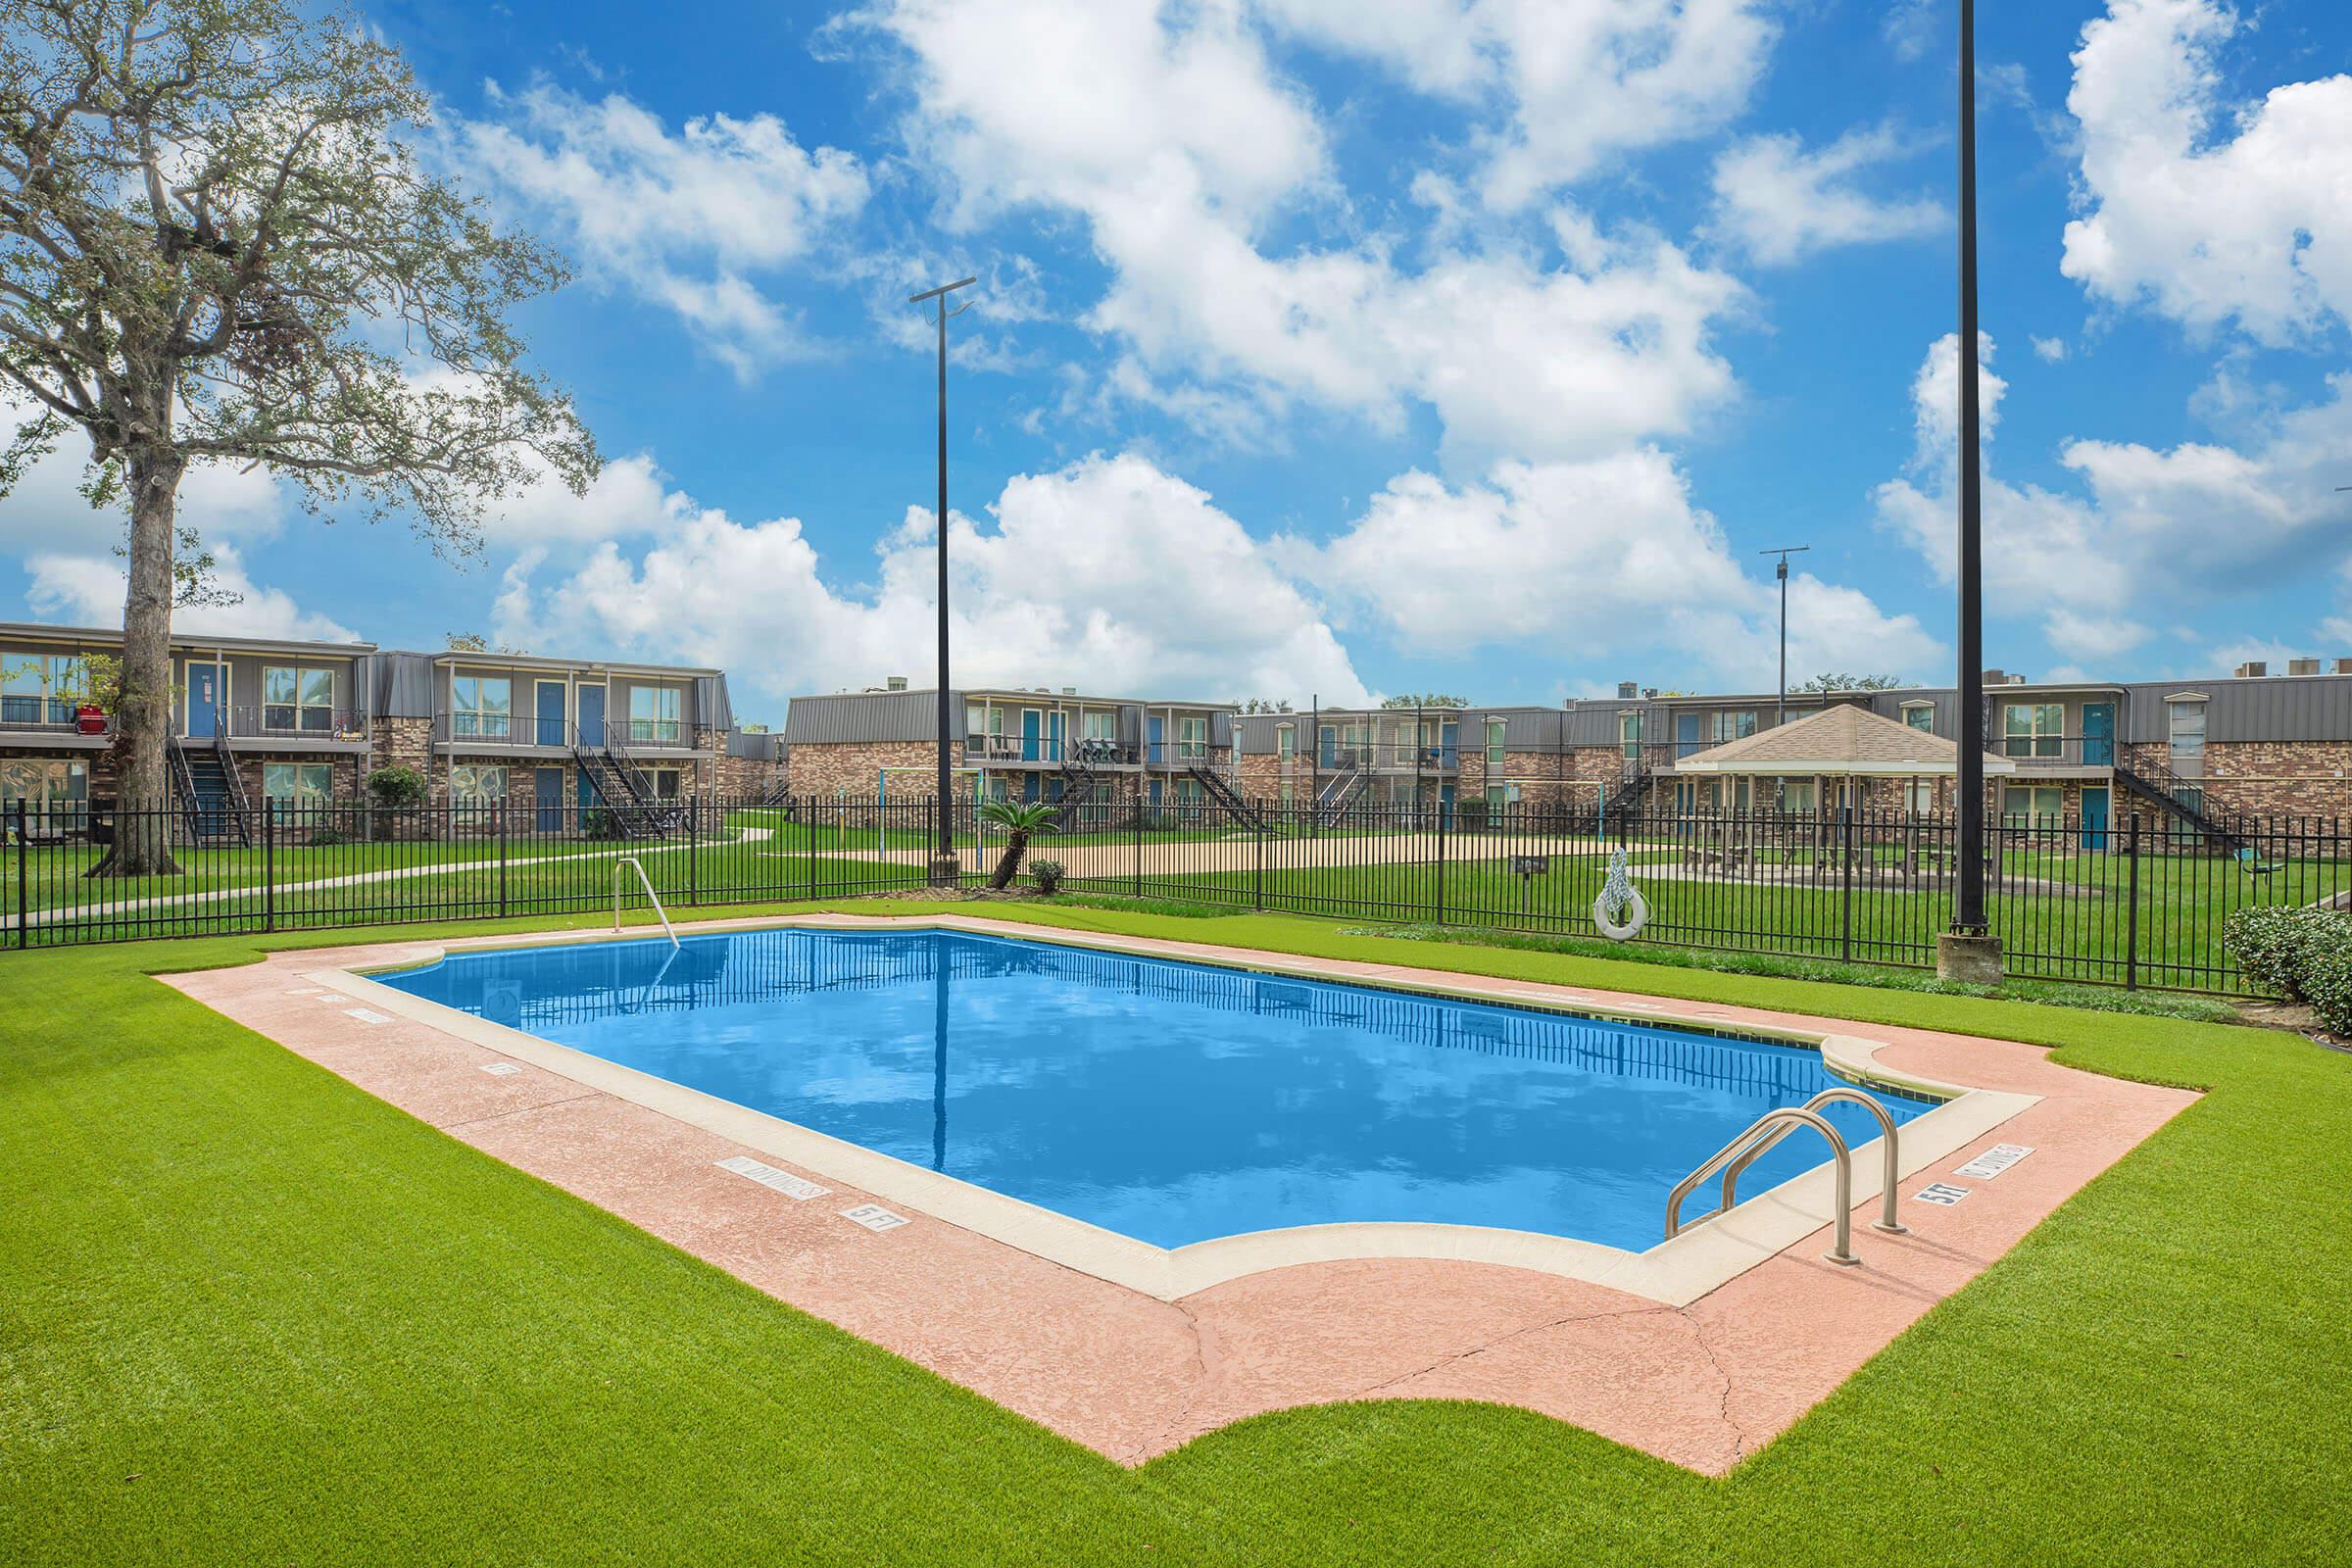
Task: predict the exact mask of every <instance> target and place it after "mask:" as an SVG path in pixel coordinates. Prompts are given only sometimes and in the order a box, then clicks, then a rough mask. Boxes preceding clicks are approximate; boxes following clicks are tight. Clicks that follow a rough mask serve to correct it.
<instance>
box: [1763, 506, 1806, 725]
mask: <svg viewBox="0 0 2352 1568" xmlns="http://www.w3.org/2000/svg"><path fill="white" fill-rule="evenodd" d="M1812 548H1813V547H1812V546H1811V545H1775V546H1774V547H1773V548H1772V549H1770V550H1759V551H1757V552H1756V554H1757V555H1759V556H1778V557H1780V558H1781V564H1779V565H1778V566H1777V567H1775V568H1774V569H1773V575H1775V576H1777V577H1779V578H1780V579H1781V699H1780V703H1779V704H1778V706H1776V707H1775V708H1774V710H1773V715H1772V721H1773V723H1774V724H1775V725H1776V726H1778V725H1781V724H1786V723H1788V722H1789V557H1790V556H1801V555H1803V554H1804V553H1805V552H1806V551H1808V550H1810V549H1812Z"/></svg>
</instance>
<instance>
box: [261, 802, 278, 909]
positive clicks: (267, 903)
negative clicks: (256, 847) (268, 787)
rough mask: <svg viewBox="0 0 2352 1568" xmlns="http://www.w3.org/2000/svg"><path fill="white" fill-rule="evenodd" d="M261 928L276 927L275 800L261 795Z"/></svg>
mask: <svg viewBox="0 0 2352 1568" xmlns="http://www.w3.org/2000/svg"><path fill="white" fill-rule="evenodd" d="M262 929H263V930H265V931H274V930H276V929H277V800H276V798H275V797H274V796H268V795H265V796H263V797H262Z"/></svg>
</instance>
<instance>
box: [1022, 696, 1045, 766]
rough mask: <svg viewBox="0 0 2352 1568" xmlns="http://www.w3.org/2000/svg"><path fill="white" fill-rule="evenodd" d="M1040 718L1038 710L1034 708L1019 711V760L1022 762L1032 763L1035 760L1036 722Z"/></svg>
mask: <svg viewBox="0 0 2352 1568" xmlns="http://www.w3.org/2000/svg"><path fill="white" fill-rule="evenodd" d="M1040 716H1041V715H1040V714H1039V713H1038V711H1037V710H1036V709H1034V708H1024V709H1022V710H1021V760H1022V761H1024V762H1034V761H1036V760H1037V742H1038V721H1039V718H1040Z"/></svg>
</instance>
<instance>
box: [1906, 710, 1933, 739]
mask: <svg viewBox="0 0 2352 1568" xmlns="http://www.w3.org/2000/svg"><path fill="white" fill-rule="evenodd" d="M1903 722H1904V723H1906V724H1908V725H1910V726H1911V727H1912V728H1913V729H1915V730H1918V731H1920V732H1921V733H1922V734H1928V735H1933V734H1934V733H1936V710H1935V708H1934V707H1933V706H1931V705H1929V704H1926V703H1914V704H1913V705H1912V706H1911V707H1909V708H1906V709H1904V710H1903Z"/></svg>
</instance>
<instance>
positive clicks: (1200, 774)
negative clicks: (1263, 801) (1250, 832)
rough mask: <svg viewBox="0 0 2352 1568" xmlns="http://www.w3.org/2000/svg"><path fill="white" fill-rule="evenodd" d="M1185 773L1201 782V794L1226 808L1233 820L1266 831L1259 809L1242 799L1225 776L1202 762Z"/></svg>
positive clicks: (1188, 767)
mask: <svg viewBox="0 0 2352 1568" xmlns="http://www.w3.org/2000/svg"><path fill="white" fill-rule="evenodd" d="M1185 771H1186V772H1187V773H1190V774H1191V775H1192V776H1193V777H1195V778H1197V779H1199V780H1200V781H1201V792H1202V793H1203V794H1205V795H1206V796H1207V797H1208V798H1209V799H1210V800H1212V801H1214V802H1216V803H1217V804H1218V805H1219V806H1221V807H1223V808H1225V810H1226V812H1227V813H1228V815H1229V816H1230V817H1231V819H1232V820H1234V821H1236V822H1247V823H1249V824H1250V826H1251V827H1253V828H1257V829H1259V830H1261V831H1262V830H1263V829H1264V827H1265V825H1266V824H1265V822H1264V821H1263V820H1261V819H1260V818H1259V816H1258V814H1257V808H1256V807H1254V806H1251V805H1250V803H1249V802H1248V801H1246V800H1244V799H1242V795H1241V792H1240V791H1239V790H1236V789H1235V788H1234V787H1233V785H1232V784H1231V783H1230V782H1228V781H1227V779H1226V777H1225V775H1224V774H1222V773H1220V772H1218V771H1217V770H1216V769H1214V768H1212V767H1207V766H1204V765H1203V764H1201V763H1200V762H1194V763H1192V764H1190V765H1189V766H1187V767H1186V768H1185Z"/></svg>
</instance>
